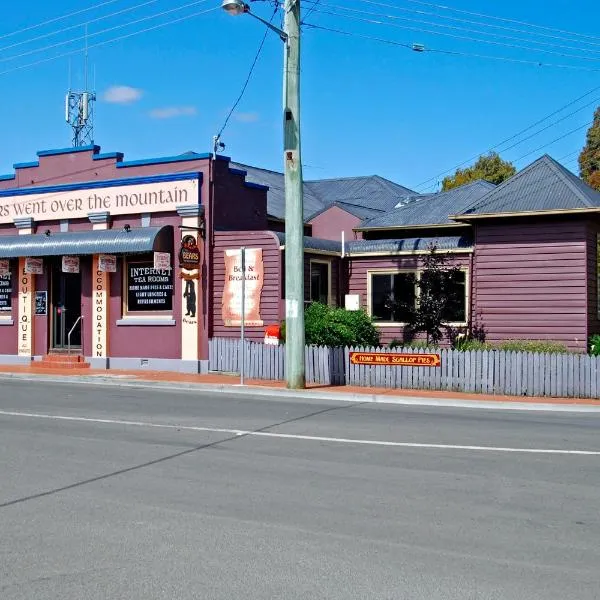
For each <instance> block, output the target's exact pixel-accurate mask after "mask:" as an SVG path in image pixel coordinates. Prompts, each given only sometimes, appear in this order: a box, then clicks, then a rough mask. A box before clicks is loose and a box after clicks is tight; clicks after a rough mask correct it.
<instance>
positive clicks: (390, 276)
mask: <svg viewBox="0 0 600 600" xmlns="http://www.w3.org/2000/svg"><path fill="white" fill-rule="evenodd" d="M426 276H427V275H426V274H424V273H416V272H393V273H390V272H387V273H381V272H379V273H378V272H373V273H370V298H369V300H370V314H371V316H372V318H373V320H374V321H376V322H379V323H405V322H406V320H407V318H408V315H409V312H410V310H411V308H413V307H414V306H415V303H416V301H417V297H418V294H419V287H418V285H417V278H418V277H426ZM437 285H439V287H440V293H442V292H443V293H444V294H447V296H448V297H449V299H450V301H449V302H448V304H447V306H446V308H445V311H444V322H446V323H465V322H466V320H467V272H466V271H463V270H461V271H457V272H456V273H453V274H449V275H448V276H447V277H446V278H443V279H442V280H441V281H439V282H438V284H437ZM442 288H443V289H442ZM434 293H435V290H434Z"/></svg>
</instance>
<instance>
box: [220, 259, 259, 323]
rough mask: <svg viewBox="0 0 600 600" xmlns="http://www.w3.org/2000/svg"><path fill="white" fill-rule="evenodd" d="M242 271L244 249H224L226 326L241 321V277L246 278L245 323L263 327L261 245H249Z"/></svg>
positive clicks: (222, 303) (223, 301) (224, 317)
mask: <svg viewBox="0 0 600 600" xmlns="http://www.w3.org/2000/svg"><path fill="white" fill-rule="evenodd" d="M245 257H246V258H245V269H244V273H242V252H241V250H225V286H224V288H223V294H222V300H221V316H222V318H223V323H224V324H225V326H226V327H239V326H240V325H241V324H242V279H245V280H246V282H245V286H244V287H245V298H244V313H245V315H244V324H245V325H246V326H248V327H260V326H261V325H262V324H263V321H262V319H261V318H260V298H261V295H262V289H263V284H264V265H263V254H262V248H246V253H245Z"/></svg>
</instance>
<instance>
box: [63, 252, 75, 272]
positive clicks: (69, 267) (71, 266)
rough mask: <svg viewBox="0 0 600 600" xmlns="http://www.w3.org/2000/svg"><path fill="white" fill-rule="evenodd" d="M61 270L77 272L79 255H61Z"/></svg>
mask: <svg viewBox="0 0 600 600" xmlns="http://www.w3.org/2000/svg"><path fill="white" fill-rule="evenodd" d="M62 272H63V273H79V256H63V257H62Z"/></svg>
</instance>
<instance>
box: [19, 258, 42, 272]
mask: <svg viewBox="0 0 600 600" xmlns="http://www.w3.org/2000/svg"><path fill="white" fill-rule="evenodd" d="M24 271H25V273H26V274H27V275H43V274H44V259H42V258H32V257H27V258H26V259H25V269H24Z"/></svg>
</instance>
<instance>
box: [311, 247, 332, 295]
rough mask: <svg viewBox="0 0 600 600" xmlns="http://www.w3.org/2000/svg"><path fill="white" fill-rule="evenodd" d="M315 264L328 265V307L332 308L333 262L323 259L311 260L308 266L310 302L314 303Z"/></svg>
mask: <svg viewBox="0 0 600 600" xmlns="http://www.w3.org/2000/svg"><path fill="white" fill-rule="evenodd" d="M313 263H314V264H319V265H327V306H332V293H331V290H332V281H331V271H332V269H331V261H330V260H326V259H323V258H311V259H310V260H309V265H308V280H309V293H308V296H309V302H314V300H313V299H312V266H313Z"/></svg>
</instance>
